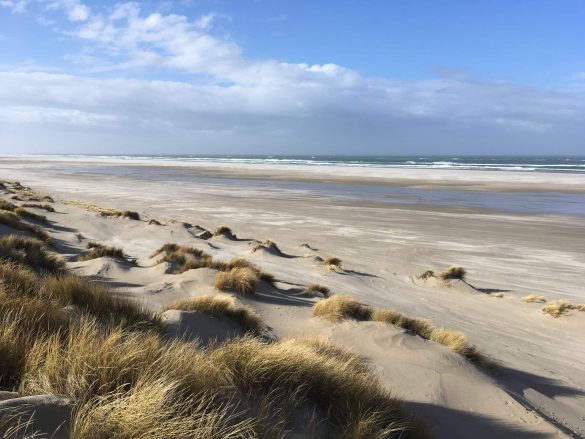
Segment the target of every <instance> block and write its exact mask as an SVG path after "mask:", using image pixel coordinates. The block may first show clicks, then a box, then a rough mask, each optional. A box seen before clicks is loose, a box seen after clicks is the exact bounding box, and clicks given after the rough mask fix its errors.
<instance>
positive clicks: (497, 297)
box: [489, 293, 504, 299]
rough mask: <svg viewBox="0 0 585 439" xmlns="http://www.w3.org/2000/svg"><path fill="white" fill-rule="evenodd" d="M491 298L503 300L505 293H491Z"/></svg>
mask: <svg viewBox="0 0 585 439" xmlns="http://www.w3.org/2000/svg"><path fill="white" fill-rule="evenodd" d="M489 296H490V297H495V298H496V299H503V298H504V293H490V294H489Z"/></svg>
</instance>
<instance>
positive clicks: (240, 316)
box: [165, 295, 264, 336]
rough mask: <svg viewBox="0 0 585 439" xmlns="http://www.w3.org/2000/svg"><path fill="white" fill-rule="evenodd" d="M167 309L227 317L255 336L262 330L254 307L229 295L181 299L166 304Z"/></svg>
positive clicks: (261, 324) (262, 326) (260, 321)
mask: <svg viewBox="0 0 585 439" xmlns="http://www.w3.org/2000/svg"><path fill="white" fill-rule="evenodd" d="M167 309H180V310H185V311H201V312H205V313H207V314H211V315H214V316H217V317H227V318H228V319H230V320H233V321H235V322H236V323H238V324H239V325H240V326H241V327H242V328H243V329H244V330H246V331H248V332H250V333H252V335H256V336H258V335H261V334H262V333H263V331H264V324H263V323H262V320H261V319H260V317H259V316H258V314H256V312H255V311H254V309H253V308H251V307H249V306H243V305H238V304H237V303H236V301H235V300H234V299H233V298H231V297H225V296H217V295H205V296H200V297H196V298H192V299H182V300H178V301H176V302H173V303H171V304H170V305H167V306H166V307H165V310H167Z"/></svg>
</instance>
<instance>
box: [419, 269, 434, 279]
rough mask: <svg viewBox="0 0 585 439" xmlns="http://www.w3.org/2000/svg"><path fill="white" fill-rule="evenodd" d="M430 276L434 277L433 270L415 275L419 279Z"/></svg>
mask: <svg viewBox="0 0 585 439" xmlns="http://www.w3.org/2000/svg"><path fill="white" fill-rule="evenodd" d="M431 277H435V272H434V271H433V270H426V271H425V272H423V273H421V275H420V276H417V277H416V278H417V279H420V280H427V279H430V278H431Z"/></svg>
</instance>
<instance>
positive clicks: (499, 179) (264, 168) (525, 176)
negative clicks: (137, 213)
mask: <svg viewBox="0 0 585 439" xmlns="http://www.w3.org/2000/svg"><path fill="white" fill-rule="evenodd" d="M44 162H50V163H53V164H55V163H63V164H67V165H71V164H77V165H83V164H86V163H90V164H92V165H109V166H117V167H123V166H141V167H153V168H160V167H164V168H171V167H174V168H180V169H182V170H186V169H187V170H189V169H190V170H192V171H193V172H197V173H198V174H199V175H202V176H205V175H213V176H214V177H222V176H223V177H226V178H230V177H232V178H234V177H237V178H249V179H275V180H287V181H298V182H301V181H308V182H310V181H323V182H330V183H351V184H387V185H396V186H404V187H410V188H419V189H464V190H477V191H493V192H501V193H506V192H510V193H513V192H564V193H574V194H583V193H585V178H584V176H583V175H582V174H569V173H567V174H560V173H547V172H542V173H540V172H517V171H477V170H451V169H400V168H369V167H368V168H366V167H364V168H358V167H346V166H336V165H328V166H317V165H288V164H287V165H283V164H272V163H271V164H239V163H217V162H212V161H210V162H181V161H169V160H156V159H152V160H150V159H149V160H141V159H114V158H112V159H104V158H99V159H91V160H88V158H71V157H59V156H58V157H44V156H42V157H41V156H38V157H22V158H21V157H6V156H0V164H1V163H6V164H10V163H12V164H23V163H26V164H28V165H34V164H37V163H41V164H42V163H44Z"/></svg>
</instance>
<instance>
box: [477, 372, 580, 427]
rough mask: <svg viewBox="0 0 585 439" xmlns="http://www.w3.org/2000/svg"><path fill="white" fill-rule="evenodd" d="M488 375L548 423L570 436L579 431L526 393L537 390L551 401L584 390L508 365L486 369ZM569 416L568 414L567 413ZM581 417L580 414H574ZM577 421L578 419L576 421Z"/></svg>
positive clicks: (578, 395) (577, 394) (577, 393)
mask: <svg viewBox="0 0 585 439" xmlns="http://www.w3.org/2000/svg"><path fill="white" fill-rule="evenodd" d="M487 372H488V374H489V375H490V376H492V377H493V378H494V379H495V380H497V382H498V384H499V385H500V386H501V387H502V388H503V389H504V390H505V391H506V392H507V393H508V394H509V395H510V396H511V397H513V398H514V399H515V400H516V401H517V402H518V403H519V404H521V405H522V406H524V407H526V408H528V409H529V410H532V411H534V412H536V413H538V414H539V415H540V416H541V417H543V418H544V419H546V420H547V421H548V422H549V423H550V424H552V425H554V426H555V427H556V428H558V429H559V430H561V431H563V432H564V433H566V434H569V435H571V436H573V435H575V434H577V435H579V432H577V431H576V430H577V429H578V428H579V427H576V428H575V430H573V429H571V428H570V427H567V426H566V425H565V424H563V423H561V422H559V421H558V420H557V418H556V416H555V417H553V416H554V410H555V409H554V408H553V409H552V410H553V413H547V412H545V411H544V410H543V408H544V407H546V405H543V404H541V403H540V402H538V401H537V402H532V401H531V400H530V399H529V398H528V397H527V396H526V395H527V394H530V393H531V392H530V391H533V392H537V393H538V394H540V395H544V396H545V397H547V398H550V399H551V400H553V401H557V400H556V398H557V397H559V396H561V397H562V396H564V397H583V396H585V390H583V389H578V388H575V387H570V386H567V385H565V384H563V383H562V382H560V381H558V380H555V379H553V378H548V377H544V376H541V375H536V374H533V373H530V372H526V371H523V370H518V369H514V368H511V367H508V366H504V365H501V364H498V365H496V366H494V367H493V368H491V369H490V370H488V371H487ZM569 416H570V415H569ZM576 416H577V417H579V418H581V417H580V415H578V414H577V415H576ZM576 422H577V423H579V422H580V421H576Z"/></svg>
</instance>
